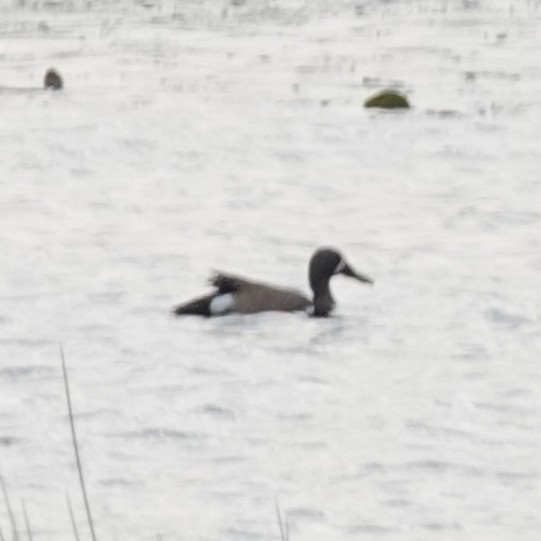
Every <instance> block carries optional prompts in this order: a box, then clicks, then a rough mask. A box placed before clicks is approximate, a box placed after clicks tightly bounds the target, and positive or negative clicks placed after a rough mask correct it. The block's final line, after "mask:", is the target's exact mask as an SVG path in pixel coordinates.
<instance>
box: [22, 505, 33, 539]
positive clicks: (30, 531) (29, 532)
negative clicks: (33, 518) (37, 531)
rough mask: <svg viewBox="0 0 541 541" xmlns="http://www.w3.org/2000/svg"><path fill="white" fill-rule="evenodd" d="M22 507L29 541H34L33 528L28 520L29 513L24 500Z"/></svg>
mask: <svg viewBox="0 0 541 541" xmlns="http://www.w3.org/2000/svg"><path fill="white" fill-rule="evenodd" d="M21 507H22V508H23V517H24V524H25V526H26V535H27V536H28V541H32V528H31V527H30V521H29V520H28V513H27V512H26V505H25V504H24V500H21Z"/></svg>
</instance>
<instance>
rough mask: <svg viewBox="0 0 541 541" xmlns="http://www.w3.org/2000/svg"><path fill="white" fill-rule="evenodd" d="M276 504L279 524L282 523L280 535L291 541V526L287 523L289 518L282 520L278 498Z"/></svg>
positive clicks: (283, 538) (284, 539) (283, 539)
mask: <svg viewBox="0 0 541 541" xmlns="http://www.w3.org/2000/svg"><path fill="white" fill-rule="evenodd" d="M274 503H275V505H276V516H277V517H278V524H279V525H280V537H281V539H282V541H289V526H288V524H287V519H284V520H282V513H280V506H279V505H278V500H275V502H274Z"/></svg>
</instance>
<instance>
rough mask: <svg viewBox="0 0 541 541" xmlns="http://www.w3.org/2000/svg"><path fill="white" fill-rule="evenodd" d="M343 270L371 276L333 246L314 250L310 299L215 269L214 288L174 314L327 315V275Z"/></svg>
mask: <svg viewBox="0 0 541 541" xmlns="http://www.w3.org/2000/svg"><path fill="white" fill-rule="evenodd" d="M335 274H344V275H346V276H350V277H352V278H356V279H357V280H359V281H362V282H367V283H372V280H371V279H370V278H368V277H366V276H363V275H361V274H359V273H357V272H355V271H353V270H352V269H351V267H350V266H349V265H348V264H347V263H346V261H345V259H343V257H342V256H341V255H340V254H339V253H338V252H336V251H335V250H332V249H319V250H317V251H316V252H315V253H314V255H313V256H312V258H311V260H310V265H309V278H310V286H311V288H312V291H313V292H314V298H313V301H311V300H310V299H309V298H308V297H306V296H305V295H303V294H302V293H301V292H299V291H296V290H294V289H288V288H281V287H276V286H273V285H269V284H265V283H261V282H254V281H252V280H247V279H245V278H241V277H240V276H235V275H232V274H225V273H217V274H216V275H214V276H213V277H212V279H211V281H210V282H211V284H212V285H213V286H214V287H215V288H216V290H215V291H214V292H213V293H211V294H209V295H205V296H203V297H198V298H196V299H194V300H192V301H189V302H187V303H185V304H182V305H180V306H178V307H176V308H175V309H174V310H173V312H174V313H175V314H176V315H179V316H180V315H198V316H204V317H210V316H217V315H225V314H230V313H237V314H255V313H258V312H269V311H272V312H297V311H309V312H311V313H312V315H314V316H321V317H324V316H328V315H329V314H330V312H331V311H332V309H333V308H334V300H333V298H332V295H331V291H330V288H329V281H330V278H331V277H332V276H333V275H335Z"/></svg>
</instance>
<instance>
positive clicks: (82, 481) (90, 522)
mask: <svg viewBox="0 0 541 541" xmlns="http://www.w3.org/2000/svg"><path fill="white" fill-rule="evenodd" d="M60 356H61V357H62V373H63V375H64V387H65V391H66V400H67V403H68V413H69V420H70V427H71V437H72V441H73V449H74V452H75V460H76V462H77V471H78V472H79V481H80V484H81V492H82V493H83V499H84V502H85V509H86V516H87V518H88V526H89V528H90V534H91V536H92V541H96V533H95V531H94V521H93V520H92V513H91V511H90V504H89V503H88V496H87V494H86V486H85V478H84V475H83V467H82V465H81V459H80V456H79V446H78V444H77V435H76V433H75V422H74V420H73V409H72V407H71V395H70V388H69V382H68V371H67V369H66V360H65V358H64V349H63V348H62V346H60Z"/></svg>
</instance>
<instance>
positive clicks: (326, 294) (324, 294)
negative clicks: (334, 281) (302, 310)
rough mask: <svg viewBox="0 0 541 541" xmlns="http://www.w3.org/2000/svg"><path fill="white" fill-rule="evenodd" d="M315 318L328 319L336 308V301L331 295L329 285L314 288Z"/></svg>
mask: <svg viewBox="0 0 541 541" xmlns="http://www.w3.org/2000/svg"><path fill="white" fill-rule="evenodd" d="M313 291H314V312H313V314H312V315H313V316H314V317H327V316H329V315H330V313H331V312H332V309H333V308H334V299H333V298H332V295H331V290H330V288H329V283H328V282H327V283H326V284H322V285H319V287H314V288H313Z"/></svg>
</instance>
